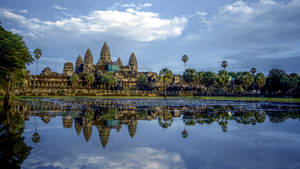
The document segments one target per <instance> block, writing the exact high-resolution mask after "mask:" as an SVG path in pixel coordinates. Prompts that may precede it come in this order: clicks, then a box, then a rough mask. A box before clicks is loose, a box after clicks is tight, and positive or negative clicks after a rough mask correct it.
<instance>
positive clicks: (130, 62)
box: [129, 52, 137, 66]
mask: <svg viewBox="0 0 300 169" xmlns="http://www.w3.org/2000/svg"><path fill="white" fill-rule="evenodd" d="M129 65H131V66H133V65H137V60H136V56H135V54H134V52H132V53H131V55H130V58H129Z"/></svg>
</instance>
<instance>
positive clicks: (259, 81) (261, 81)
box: [255, 73, 267, 90]
mask: <svg viewBox="0 0 300 169" xmlns="http://www.w3.org/2000/svg"><path fill="white" fill-rule="evenodd" d="M266 79H267V78H266V76H265V75H264V74H263V73H257V74H256V76H255V84H256V85H257V87H258V88H259V90H261V88H262V87H263V86H264V85H265V84H266Z"/></svg>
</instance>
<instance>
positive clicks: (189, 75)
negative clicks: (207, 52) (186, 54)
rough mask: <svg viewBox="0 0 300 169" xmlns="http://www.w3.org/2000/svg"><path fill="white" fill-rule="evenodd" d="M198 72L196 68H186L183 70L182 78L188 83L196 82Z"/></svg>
mask: <svg viewBox="0 0 300 169" xmlns="http://www.w3.org/2000/svg"><path fill="white" fill-rule="evenodd" d="M196 76H197V72H196V70H195V69H186V70H185V71H184V72H183V75H182V79H183V80H184V81H185V82H186V83H194V82H195V81H196Z"/></svg>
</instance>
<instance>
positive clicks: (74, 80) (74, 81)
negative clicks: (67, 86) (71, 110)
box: [70, 74, 80, 88]
mask: <svg viewBox="0 0 300 169" xmlns="http://www.w3.org/2000/svg"><path fill="white" fill-rule="evenodd" d="M79 80H80V78H79V76H78V74H73V75H72V76H71V77H70V81H71V84H72V87H73V88H75V87H77V85H78V82H79Z"/></svg>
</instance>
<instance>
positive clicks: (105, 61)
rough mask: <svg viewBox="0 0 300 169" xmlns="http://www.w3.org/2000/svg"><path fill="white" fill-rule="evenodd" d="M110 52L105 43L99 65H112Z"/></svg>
mask: <svg viewBox="0 0 300 169" xmlns="http://www.w3.org/2000/svg"><path fill="white" fill-rule="evenodd" d="M110 57H111V56H110V51H109V48H108V46H107V43H106V42H105V43H104V45H103V47H102V49H101V54H100V59H99V61H98V63H97V65H101V66H105V65H106V64H109V63H111V62H112V61H111V58H110Z"/></svg>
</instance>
